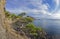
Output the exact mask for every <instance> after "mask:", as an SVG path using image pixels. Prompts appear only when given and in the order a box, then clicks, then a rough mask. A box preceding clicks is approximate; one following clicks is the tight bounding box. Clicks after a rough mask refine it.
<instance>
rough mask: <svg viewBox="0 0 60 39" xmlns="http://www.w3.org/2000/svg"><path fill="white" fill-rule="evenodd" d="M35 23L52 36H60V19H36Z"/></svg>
mask: <svg viewBox="0 0 60 39" xmlns="http://www.w3.org/2000/svg"><path fill="white" fill-rule="evenodd" d="M33 23H34V24H35V25H36V26H37V27H42V28H43V29H44V30H45V31H46V32H48V33H49V34H50V35H59V36H60V19H35V20H34V21H33Z"/></svg>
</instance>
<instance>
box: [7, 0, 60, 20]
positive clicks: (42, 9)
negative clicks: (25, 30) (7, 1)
mask: <svg viewBox="0 0 60 39" xmlns="http://www.w3.org/2000/svg"><path fill="white" fill-rule="evenodd" d="M15 1H16V3H17V2H18V1H17V0H15ZM29 1H30V2H29V3H28V4H27V3H26V4H24V6H21V7H19V8H16V9H14V10H11V9H10V10H8V11H10V12H15V13H18V12H27V13H30V12H32V13H33V14H36V15H35V17H40V16H37V14H40V13H41V14H43V15H42V16H44V17H46V18H54V19H60V11H57V12H55V11H56V9H57V7H58V5H59V2H60V0H54V1H55V2H56V8H55V10H54V11H53V12H51V13H50V12H49V11H48V7H50V6H49V4H48V3H46V4H42V2H43V1H42V0H29ZM13 3H14V2H13ZM29 4H32V5H33V6H35V7H37V8H35V9H30V8H28V7H27V6H28V5H29ZM53 13H54V14H53Z"/></svg>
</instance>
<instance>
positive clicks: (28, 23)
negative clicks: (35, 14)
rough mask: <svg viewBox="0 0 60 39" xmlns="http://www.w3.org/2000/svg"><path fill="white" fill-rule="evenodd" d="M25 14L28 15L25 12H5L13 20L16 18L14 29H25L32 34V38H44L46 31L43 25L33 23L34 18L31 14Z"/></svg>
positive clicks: (18, 30)
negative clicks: (37, 25) (38, 25)
mask: <svg viewBox="0 0 60 39" xmlns="http://www.w3.org/2000/svg"><path fill="white" fill-rule="evenodd" d="M25 15H26V13H25V12H24V13H21V14H19V15H16V14H10V13H9V12H8V11H6V12H5V16H6V18H10V19H12V20H13V21H14V19H15V22H13V23H12V27H13V29H14V30H16V31H17V32H22V31H23V32H24V33H25V34H26V35H27V36H30V37H31V38H32V37H33V39H37V38H39V37H40V38H44V36H45V32H44V31H43V29H42V28H41V27H36V26H35V25H34V24H33V23H32V22H33V20H34V19H33V18H32V17H30V16H25ZM24 16H25V17H24ZM17 18H18V20H17ZM19 34H20V33H19ZM40 38H39V39H40Z"/></svg>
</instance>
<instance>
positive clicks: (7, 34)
mask: <svg viewBox="0 0 60 39" xmlns="http://www.w3.org/2000/svg"><path fill="white" fill-rule="evenodd" d="M5 2H6V0H0V39H28V38H27V37H26V36H25V35H24V36H21V35H19V34H17V33H16V32H15V31H14V30H13V29H12V28H11V27H10V24H9V23H8V22H7V20H6V19H5V14H4V6H5Z"/></svg>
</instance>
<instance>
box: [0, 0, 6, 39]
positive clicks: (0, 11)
mask: <svg viewBox="0 0 60 39" xmlns="http://www.w3.org/2000/svg"><path fill="white" fill-rule="evenodd" d="M4 5H5V0H0V39H6V30H5V29H4V19H5V15H4Z"/></svg>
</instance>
